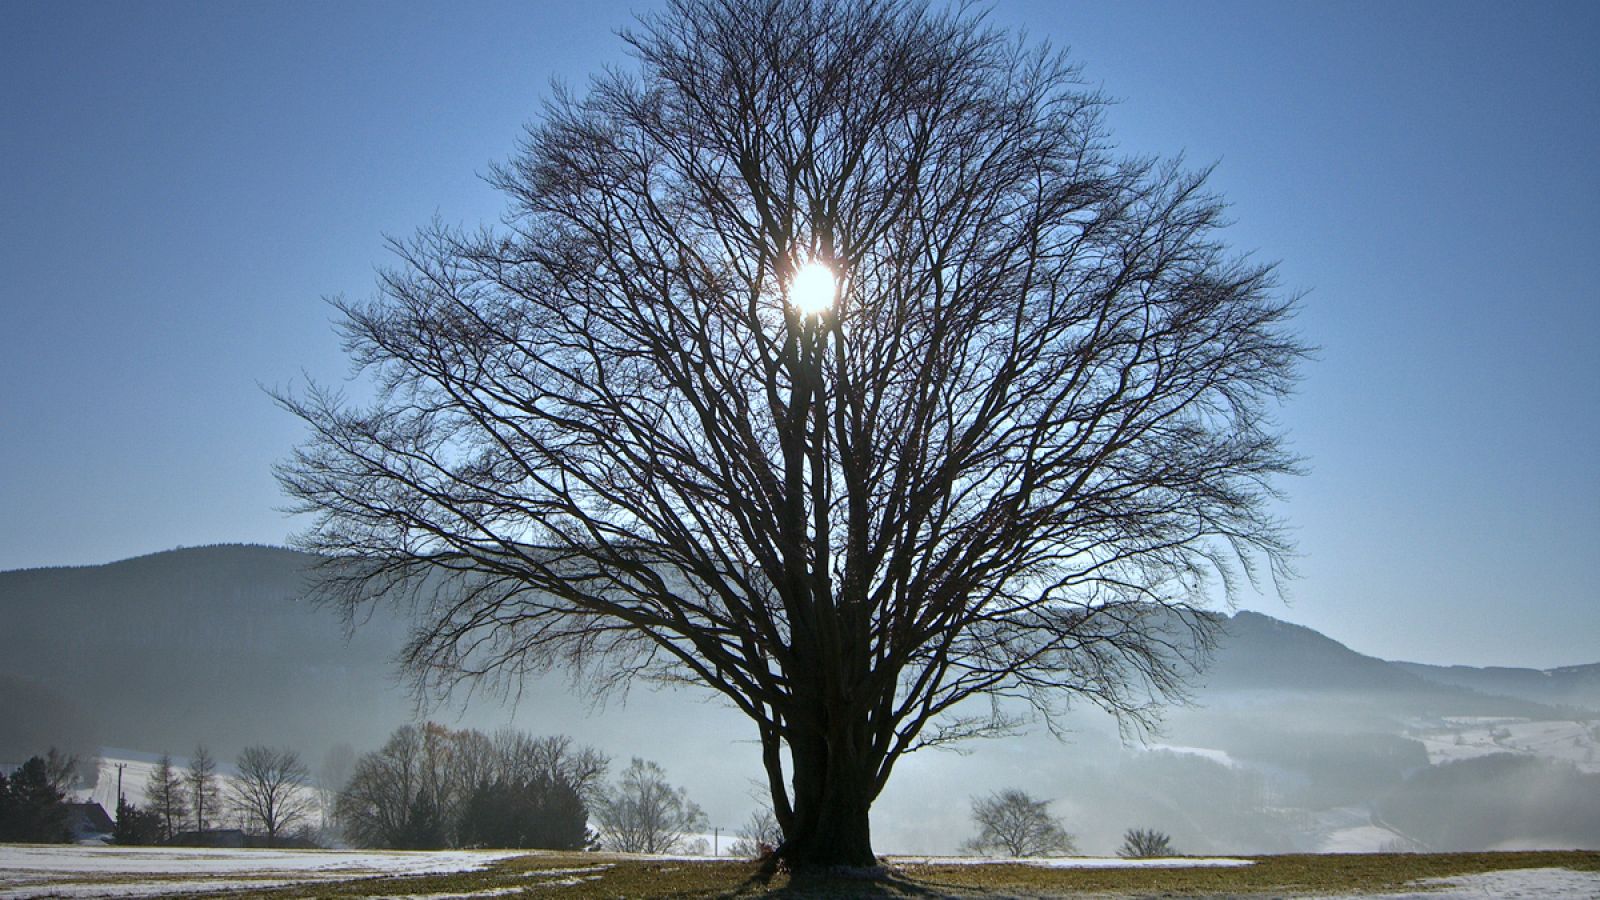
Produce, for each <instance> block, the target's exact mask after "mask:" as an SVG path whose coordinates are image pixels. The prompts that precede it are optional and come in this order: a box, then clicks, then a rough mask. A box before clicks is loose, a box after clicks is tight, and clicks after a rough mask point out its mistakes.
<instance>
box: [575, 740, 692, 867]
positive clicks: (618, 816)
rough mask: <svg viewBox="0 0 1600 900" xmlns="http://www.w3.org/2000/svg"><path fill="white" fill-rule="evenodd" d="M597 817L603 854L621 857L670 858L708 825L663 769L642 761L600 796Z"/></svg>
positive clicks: (636, 762)
mask: <svg viewBox="0 0 1600 900" xmlns="http://www.w3.org/2000/svg"><path fill="white" fill-rule="evenodd" d="M595 817H596V819H598V820H599V822H600V833H601V840H602V841H603V842H604V846H605V848H606V849H607V850H615V851H618V852H621V853H670V852H672V851H673V850H674V849H675V848H677V847H678V846H679V844H680V843H681V842H682V841H683V839H684V838H685V837H687V836H688V835H689V834H691V833H693V832H694V831H695V830H696V829H699V828H704V827H705V822H706V817H705V813H703V812H701V811H700V807H699V806H696V805H695V804H694V802H693V801H691V800H690V799H689V797H688V795H687V794H685V793H684V790H683V788H678V787H673V786H672V785H670V784H668V783H667V776H666V773H665V772H663V771H662V770H661V767H660V766H658V765H656V764H655V763H653V762H649V761H647V760H643V759H639V758H638V757H634V759H633V762H632V763H630V764H629V765H628V768H627V769H625V770H623V773H622V777H621V778H620V779H619V780H618V781H617V783H616V784H614V785H612V786H611V787H609V788H607V789H606V790H605V791H604V792H603V793H602V794H601V795H600V797H599V800H598V802H597V803H596V804H595Z"/></svg>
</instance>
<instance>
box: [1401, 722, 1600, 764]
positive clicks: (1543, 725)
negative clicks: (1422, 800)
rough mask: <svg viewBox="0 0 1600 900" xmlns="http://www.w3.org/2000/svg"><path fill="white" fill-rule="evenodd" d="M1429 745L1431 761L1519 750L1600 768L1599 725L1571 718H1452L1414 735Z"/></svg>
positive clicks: (1527, 753) (1424, 744)
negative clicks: (1437, 726)
mask: <svg viewBox="0 0 1600 900" xmlns="http://www.w3.org/2000/svg"><path fill="white" fill-rule="evenodd" d="M1411 737H1414V738H1416V739H1417V740H1419V741H1421V742H1422V745H1423V746H1424V747H1427V748H1428V762H1430V763H1433V764H1434V765H1438V764H1439V763H1445V762H1454V761H1455V760H1458V759H1472V758H1474V757H1479V756H1488V755H1489V754H1491V753H1518V754H1523V755H1526V756H1542V757H1544V758H1546V759H1554V760H1564V761H1566V762H1570V763H1572V764H1574V765H1576V766H1577V767H1578V768H1579V769H1580V770H1581V771H1584V772H1600V725H1596V724H1594V723H1590V722H1575V721H1571V720H1551V721H1531V720H1528V719H1491V718H1478V717H1474V718H1467V717H1461V718H1452V719H1447V720H1445V727H1442V728H1428V729H1426V730H1419V731H1417V732H1415V733H1413V734H1412V735H1411Z"/></svg>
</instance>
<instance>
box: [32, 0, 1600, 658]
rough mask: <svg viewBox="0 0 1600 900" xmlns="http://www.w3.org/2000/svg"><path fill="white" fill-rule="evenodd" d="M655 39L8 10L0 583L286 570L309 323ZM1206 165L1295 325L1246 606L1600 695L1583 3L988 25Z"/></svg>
mask: <svg viewBox="0 0 1600 900" xmlns="http://www.w3.org/2000/svg"><path fill="white" fill-rule="evenodd" d="M653 5H654V4H651V3H644V2H610V0H595V2H589V3H585V4H565V3H562V4H555V3H551V4H539V3H492V2H463V3H452V4H448V5H447V4H442V3H441V4H426V5H424V4H417V3H399V2H382V3H363V2H340V3H337V4H329V3H263V2H239V3H193V4H189V3H166V2H162V3H137V4H135V3H118V4H113V3H94V4H73V3H56V2H51V3H41V2H18V0H11V2H8V3H5V4H0V116H3V120H0V122H3V124H0V271H3V273H4V277H3V278H0V569H9V568H20V567H27V566H39V565H63V564H83V563H99V562H107V561H111V560H114V559H119V558H123V557H127V556H132V555H137V554H141V553H148V552H153V551H157V550H162V549H167V548H170V547H174V546H179V545H196V544H208V543H217V542H231V541H250V542H261V543H282V542H284V540H285V538H286V536H287V534H288V533H289V532H290V531H292V530H293V529H294V527H295V525H294V523H293V521H291V520H290V519H289V518H288V517H286V516H285V515H283V514H282V513H281V512H279V511H278V508H279V507H281V506H282V505H283V503H284V500H283V499H282V498H281V497H280V495H279V493H278V489H277V485H276V483H275V482H274V480H273V479H272V476H271V471H270V468H271V465H272V463H273V462H275V461H276V460H278V459H281V458H282V457H283V456H284V455H285V454H286V453H288V452H289V450H290V449H291V448H292V447H293V446H294V444H295V443H296V442H297V440H298V439H299V437H300V430H299V427H298V425H297V424H296V422H295V421H294V420H293V419H291V418H290V417H289V416H287V415H285V414H284V413H282V412H281V411H279V410H278V409H277V408H276V407H274V406H273V404H272V403H271V401H270V400H269V399H268V398H267V396H266V395H265V394H264V393H263V391H262V386H282V385H289V384H292V383H296V382H298V381H300V380H302V379H303V378H304V376H305V375H310V376H312V377H315V378H318V379H319V380H333V381H337V380H339V379H340V378H342V377H344V375H345V373H346V371H347V367H346V365H345V363H344V361H343V357H342V355H341V353H340V350H339V347H338V341H337V338H336V337H335V335H334V333H333V331H332V329H331V327H330V321H331V314H330V311H329V309H328V308H327V306H326V305H325V304H324V303H323V301H322V298H324V297H326V296H329V295H336V294H345V295H350V296H364V295H367V294H369V293H370V292H371V286H372V281H373V272H374V269H375V268H376V267H377V266H379V265H382V264H383V263H384V262H385V254H384V251H383V236H384V235H385V234H393V235H405V234H408V233H409V232H410V231H411V230H413V229H414V228H415V227H416V226H418V225H421V224H424V223H425V222H426V221H427V220H428V219H430V218H431V217H432V216H434V215H435V214H437V215H439V216H440V217H441V218H443V219H444V220H445V221H448V222H460V223H469V224H475V223H478V222H481V221H492V220H495V219H497V218H498V216H499V214H500V210H501V202H500V199H499V198H498V197H497V196H496V195H495V194H494V193H493V192H492V191H491V190H490V189H488V188H487V187H486V186H485V185H484V184H483V183H482V181H481V180H480V179H479V177H478V176H479V173H482V172H483V171H485V170H486V168H487V167H488V165H489V163H491V162H492V161H495V160H499V159H503V158H505V157H506V156H508V155H509V154H510V153H511V152H512V151H513V148H514V144H515V142H516V140H517V137H518V136H519V134H520V130H521V126H522V125H523V123H525V122H528V121H530V120H532V119H534V118H535V117H536V116H537V115H538V111H539V102H540V98H541V97H543V96H545V95H547V94H548V92H549V81H550V79H551V78H552V77H558V78H562V79H565V80H567V81H569V82H572V83H574V84H578V85H581V84H582V83H583V82H584V80H585V79H586V78H587V76H588V74H589V73H591V72H594V71H597V70H598V69H599V68H601V67H602V66H605V65H609V64H622V65H627V64H628V63H629V60H628V59H627V57H626V56H625V54H624V53H623V48H622V44H621V42H620V41H619V40H618V39H617V38H616V37H615V35H614V34H613V31H614V30H615V29H616V28H617V27H619V26H623V25H625V24H627V23H628V22H629V21H630V11H642V10H647V9H650V8H652V6H653ZM990 19H991V21H993V22H994V23H996V24H998V25H1001V26H1004V27H1008V28H1018V27H1021V28H1026V29H1027V31H1028V33H1029V34H1030V35H1031V36H1032V37H1034V38H1041V39H1049V40H1050V41H1052V42H1053V43H1055V44H1056V45H1058V46H1065V47H1068V48H1070V49H1071V52H1072V54H1073V56H1074V57H1075V58H1076V59H1077V60H1078V61H1079V62H1080V63H1081V64H1082V65H1083V71H1084V76H1085V78H1086V79H1087V80H1088V81H1089V82H1090V83H1091V84H1094V85H1097V86H1100V87H1102V88H1103V89H1104V90H1105V92H1106V93H1107V94H1109V95H1111V96H1113V97H1116V98H1118V99H1119V100H1120V103H1119V104H1118V106H1117V107H1116V108H1114V109H1113V110H1112V112H1111V114H1110V124H1111V127H1112V130H1113V134H1114V136H1115V138H1116V139H1117V140H1118V142H1119V144H1120V146H1121V147H1122V149H1123V150H1124V151H1126V152H1129V153H1137V154H1152V153H1153V154H1161V155H1169V156H1170V155H1174V154H1178V153H1182V154H1184V156H1185V158H1186V159H1187V160H1188V161H1189V162H1191V163H1192V164H1195V165H1205V164H1210V163H1216V164H1217V168H1216V172H1215V174H1214V176H1213V181H1212V184H1213V187H1214V188H1215V189H1216V190H1217V191H1219V192H1220V193H1221V194H1223V195H1224V196H1225V197H1226V198H1227V199H1228V200H1229V201H1230V202H1231V203H1232V215H1233V218H1234V220H1235V222H1236V224H1235V225H1234V227H1233V228H1232V229H1231V230H1230V234H1229V239H1230V240H1231V242H1232V243H1233V244H1234V246H1235V247H1237V248H1240V249H1246V250H1251V251H1253V252H1255V253H1256V254H1257V256H1258V257H1259V258H1262V259H1267V260H1278V261H1279V262H1280V269H1279V272H1280V277H1281V280H1282V282H1283V284H1284V286H1285V288H1286V289H1288V290H1291V291H1303V292H1305V300H1304V305H1303V311H1302V314H1301V316H1300V318H1299V319H1298V328H1299V330H1300V332H1301V334H1302V335H1303V336H1304V337H1305V339H1306V340H1308V341H1310V342H1311V343H1314V344H1316V345H1318V346H1319V347H1320V348H1321V351H1320V353H1319V355H1318V358H1317V360H1316V361H1314V362H1312V363H1311V364H1309V365H1308V366H1307V367H1306V369H1305V379H1304V382H1303V385H1302V388H1301V391H1300V393H1299V394H1298V396H1297V397H1296V398H1295V399H1294V400H1293V402H1292V403H1291V404H1290V405H1288V406H1287V407H1285V409H1284V410H1283V413H1282V420H1283V423H1284V425H1285V427H1286V428H1287V429H1288V431H1289V432H1290V434H1291V435H1292V439H1293V443H1294V446H1295V448H1296V449H1297V450H1298V451H1299V452H1301V453H1302V454H1304V455H1305V456H1306V457H1307V458H1308V460H1309V465H1310V470H1311V473H1310V474H1309V475H1308V476H1306V477H1304V478H1298V479H1295V480H1293V481H1291V482H1290V483H1288V484H1287V485H1286V487H1287V490H1288V492H1289V495H1290V496H1289V499H1288V500H1287V502H1286V503H1285V504H1284V507H1283V512H1284V514H1285V516H1286V517H1287V518H1288V519H1289V520H1290V522H1291V523H1292V525H1293V526H1294V528H1295V531H1296V534H1297V538H1298V543H1299V546H1300V550H1301V553H1302V558H1301V560H1300V563H1299V568H1300V570H1301V574H1302V577H1301V578H1300V579H1299V580H1298V581H1297V582H1296V583H1295V584H1294V585H1293V586H1292V601H1291V603H1290V605H1288V606H1285V605H1284V604H1283V603H1282V602H1280V601H1279V600H1278V599H1277V598H1276V597H1251V598H1246V599H1245V605H1246V606H1249V607H1252V608H1258V609H1261V610H1263V611H1265V612H1268V613H1270V614H1272V615H1276V616H1279V617H1280V618H1286V619H1289V620H1291V621H1296V622H1300V623H1303V624H1306V625H1309V626H1312V627H1315V628H1317V629H1319V630H1322V631H1324V632H1325V633H1327V634H1329V635H1331V636H1333V637H1335V638H1337V639H1339V640H1342V641H1344V642H1346V643H1348V644H1350V645H1351V646H1353V647H1355V648H1356V649H1359V650H1362V651H1364V652H1368V653H1373V654H1376V655H1380V656H1386V657H1391V658H1411V659H1418V660H1422V661H1430V662H1460V663H1470V664H1507V665H1537V666H1550V665H1561V664H1569V663H1578V662H1590V661H1596V660H1600V568H1597V567H1596V565H1595V560H1596V559H1600V465H1597V463H1600V452H1597V449H1596V448H1597V447H1600V353H1597V352H1596V335H1597V334H1600V288H1597V286H1596V285H1597V281H1596V279H1595V276H1594V268H1595V262H1596V260H1597V259H1600V158H1597V156H1600V154H1597V148H1600V63H1597V62H1596V61H1595V60H1596V58H1597V57H1600V54H1596V53H1595V52H1594V48H1595V47H1597V46H1600V4H1591V3H1580V2H1570V3H1530V4H1517V5H1513V4H1504V3H1467V2H1449V3H1445V2H1436V3H1420V2H1419V3H1370V4H1369V3H1313V2H1300V3H1276V2H1274V3H1244V2H1239V3H1181V4H1180V3H1144V2H1130V3H1117V4H1087V3H1065V2H1063V3H1050V2H1042V0H1041V2H1031V3H1030V2H1016V0H999V2H997V3H995V5H994V6H993V8H992V10H991V12H990Z"/></svg>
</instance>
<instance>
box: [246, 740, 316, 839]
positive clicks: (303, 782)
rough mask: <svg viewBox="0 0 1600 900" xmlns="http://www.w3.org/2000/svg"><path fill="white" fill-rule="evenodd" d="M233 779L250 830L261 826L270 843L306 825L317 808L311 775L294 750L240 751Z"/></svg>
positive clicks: (253, 749)
mask: <svg viewBox="0 0 1600 900" xmlns="http://www.w3.org/2000/svg"><path fill="white" fill-rule="evenodd" d="M237 768H238V774H237V775H236V776H235V777H234V778H233V782H232V799H233V804H234V808H235V809H236V810H237V811H238V813H239V815H240V817H241V818H242V819H243V820H244V822H245V827H246V828H247V829H251V828H259V829H260V831H261V832H262V833H264V834H265V835H266V836H267V846H269V847H271V846H276V845H277V843H278V837H279V835H281V834H283V833H285V832H286V831H288V830H290V829H292V828H294V827H295V826H296V825H300V824H305V823H306V822H307V821H308V819H309V818H310V815H311V813H312V811H313V810H314V809H315V808H316V799H315V795H314V794H313V793H312V791H311V788H310V786H309V785H308V782H309V780H310V777H311V774H310V772H309V771H308V770H307V769H306V767H305V764H303V763H302V762H300V755H299V754H297V753H295V752H294V751H293V750H274V749H272V748H270V747H246V748H244V750H243V752H241V753H240V754H239V761H238V764H237Z"/></svg>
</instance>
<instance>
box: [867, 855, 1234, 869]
mask: <svg viewBox="0 0 1600 900" xmlns="http://www.w3.org/2000/svg"><path fill="white" fill-rule="evenodd" d="M886 859H887V860H888V861H889V863H890V865H896V866H992V865H1000V864H1004V865H1012V866H1038V867H1040V868H1043V869H1193V868H1213V867H1216V866H1248V865H1251V861H1250V860H1248V859H1229V858H1226V857H1209V858H1208V857H1198V856H1183V857H1173V858H1171V859H1122V858H1120V857H1115V856H1110V857H1097V856H1060V857H1003V856H890V857H886Z"/></svg>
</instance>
